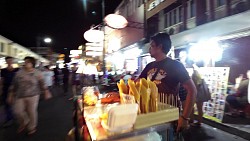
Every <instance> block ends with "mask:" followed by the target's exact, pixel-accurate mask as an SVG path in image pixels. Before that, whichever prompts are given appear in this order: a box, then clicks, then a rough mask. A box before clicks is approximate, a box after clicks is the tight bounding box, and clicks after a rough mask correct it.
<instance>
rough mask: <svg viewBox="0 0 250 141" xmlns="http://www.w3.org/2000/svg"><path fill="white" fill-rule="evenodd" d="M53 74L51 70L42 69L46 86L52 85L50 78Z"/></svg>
mask: <svg viewBox="0 0 250 141" xmlns="http://www.w3.org/2000/svg"><path fill="white" fill-rule="evenodd" d="M53 76H54V72H53V71H43V78H44V83H45V85H46V86H52V85H53V79H52V77H53Z"/></svg>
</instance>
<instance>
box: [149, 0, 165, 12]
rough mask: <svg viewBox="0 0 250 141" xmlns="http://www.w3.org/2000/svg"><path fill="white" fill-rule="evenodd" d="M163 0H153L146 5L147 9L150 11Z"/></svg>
mask: <svg viewBox="0 0 250 141" xmlns="http://www.w3.org/2000/svg"><path fill="white" fill-rule="evenodd" d="M164 1H165V0H154V1H152V2H151V3H150V4H149V5H148V11H151V10H152V9H154V8H155V7H156V6H158V5H159V4H160V3H162V2H164Z"/></svg>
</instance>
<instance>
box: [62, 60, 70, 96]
mask: <svg viewBox="0 0 250 141" xmlns="http://www.w3.org/2000/svg"><path fill="white" fill-rule="evenodd" d="M62 73H63V90H64V95H66V93H67V92H68V88H69V69H68V66H67V65H66V64H65V66H64V68H63V69H62Z"/></svg>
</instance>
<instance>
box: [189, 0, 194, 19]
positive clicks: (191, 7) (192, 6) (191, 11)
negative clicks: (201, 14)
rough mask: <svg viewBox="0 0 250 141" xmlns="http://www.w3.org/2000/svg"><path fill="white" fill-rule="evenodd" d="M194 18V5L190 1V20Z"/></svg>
mask: <svg viewBox="0 0 250 141" xmlns="http://www.w3.org/2000/svg"><path fill="white" fill-rule="evenodd" d="M194 16H195V3H194V0H191V1H190V18H192V17H194Z"/></svg>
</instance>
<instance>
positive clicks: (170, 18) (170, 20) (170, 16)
mask: <svg viewBox="0 0 250 141" xmlns="http://www.w3.org/2000/svg"><path fill="white" fill-rule="evenodd" d="M172 15H173V14H172V12H169V26H171V25H172Z"/></svg>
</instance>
